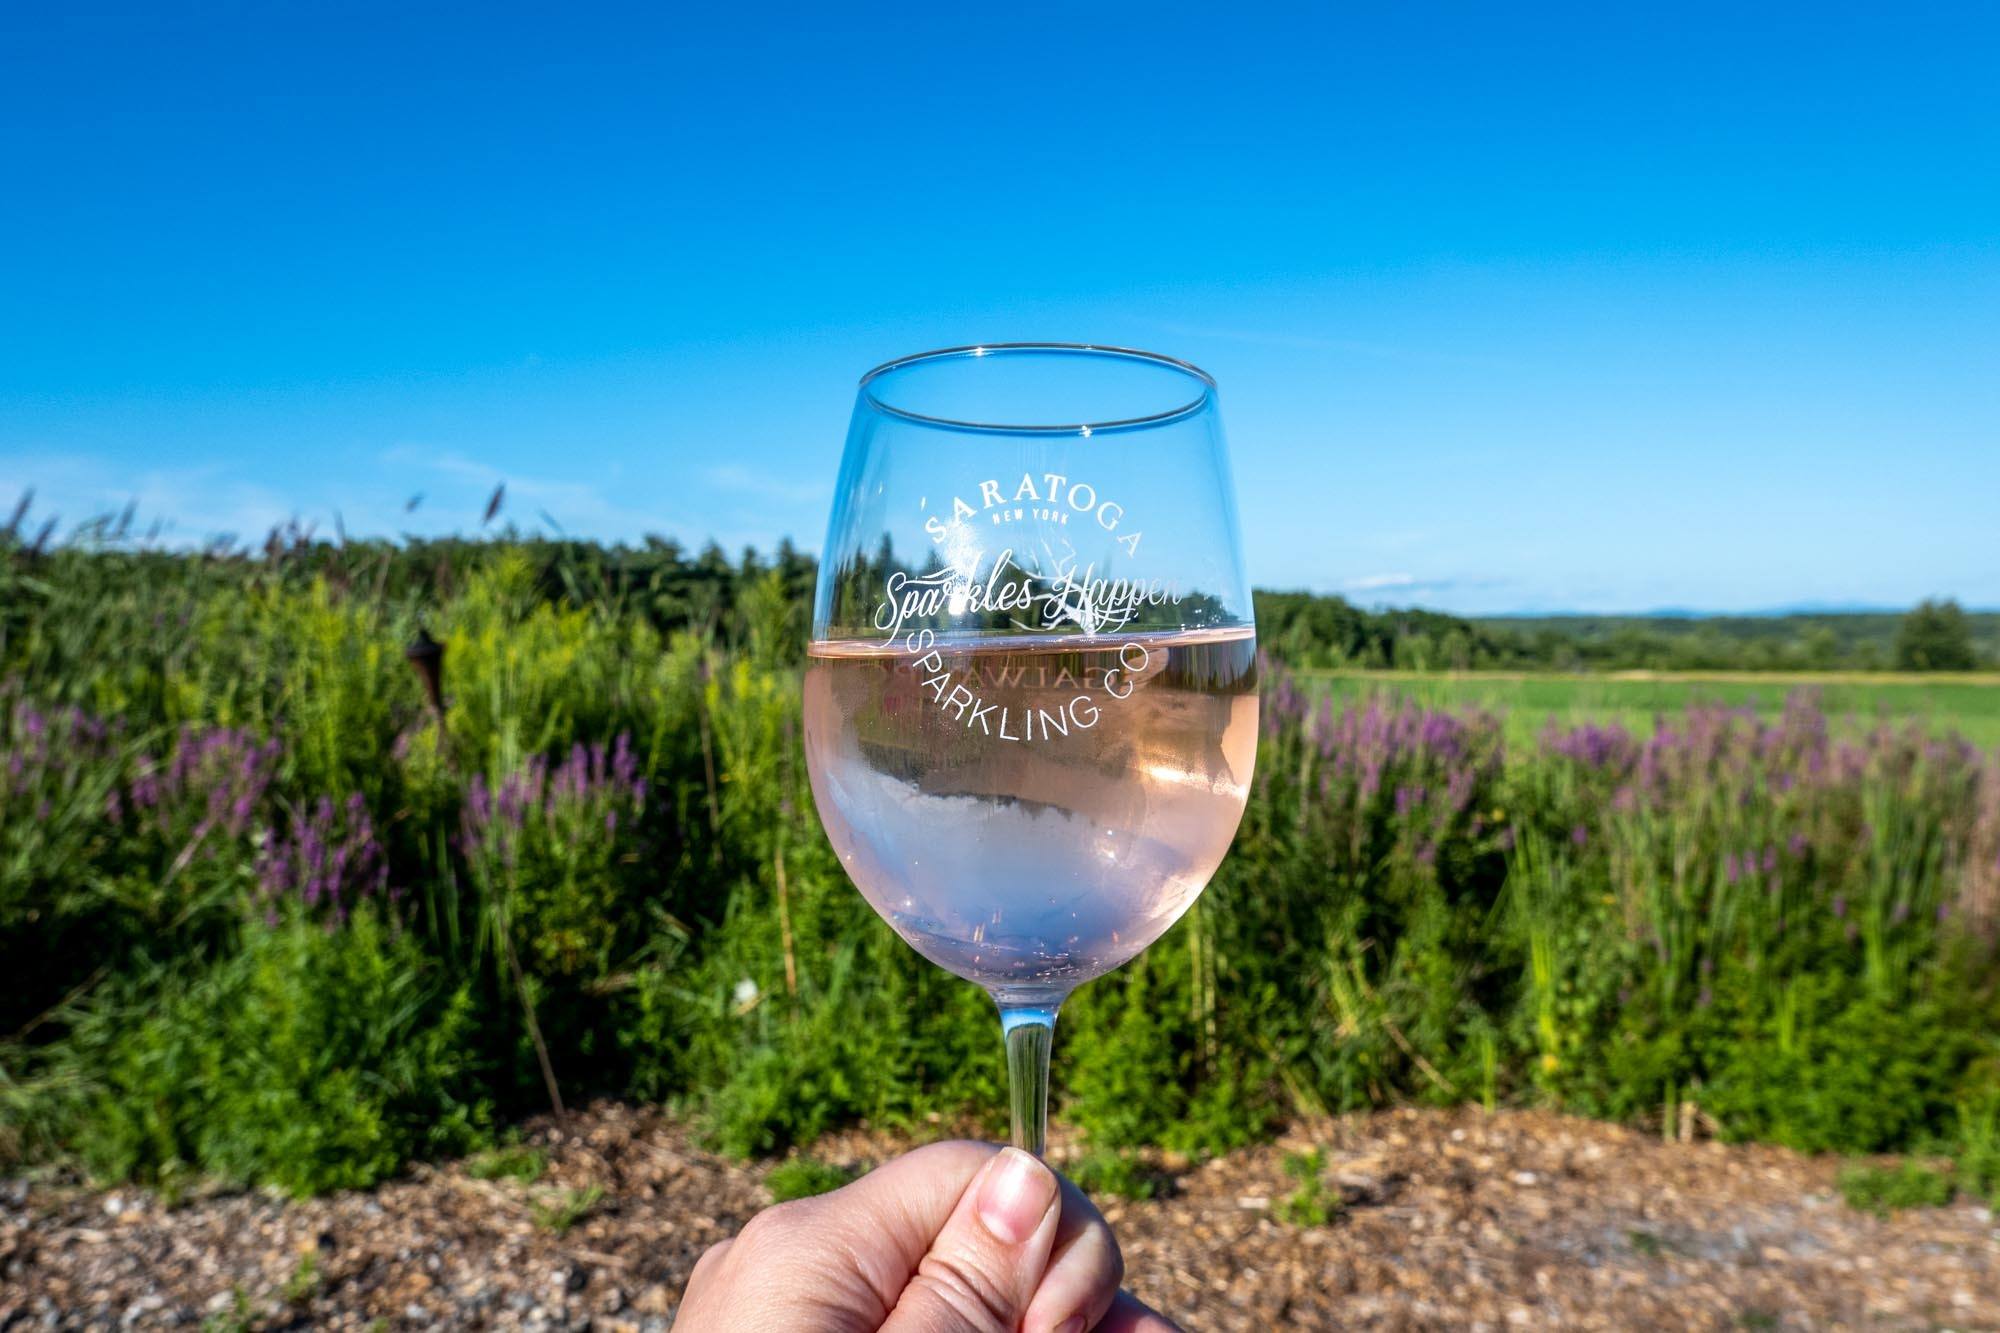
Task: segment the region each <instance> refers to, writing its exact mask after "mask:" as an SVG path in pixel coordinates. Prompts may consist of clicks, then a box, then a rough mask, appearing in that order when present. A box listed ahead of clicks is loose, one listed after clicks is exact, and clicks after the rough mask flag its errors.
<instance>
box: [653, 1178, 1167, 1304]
mask: <svg viewBox="0 0 2000 1333" xmlns="http://www.w3.org/2000/svg"><path fill="white" fill-rule="evenodd" d="M1124 1275H1125V1261H1124V1258H1123V1257H1122V1256H1121V1255H1120V1254H1119V1252H1118V1241H1117V1239H1116V1238H1115V1237H1113V1236H1112V1234H1111V1227H1110V1224H1108V1223H1107V1222H1106V1221H1105V1220H1104V1215H1103V1214H1102V1213H1100V1212H1098V1211H1097V1209H1096V1208H1095V1207H1094V1206H1093V1205H1092V1204H1091V1202H1090V1200H1088V1199H1086V1198H1084V1196H1083V1193H1082V1191H1080V1190H1078V1189H1077V1187H1076V1186H1074V1185H1072V1184H1070V1183H1069V1182H1068V1181H1067V1180H1063V1179H1062V1178H1061V1177H1059V1176H1057V1175H1056V1174H1055V1173H1054V1172H1052V1171H1050V1170H1049V1169H1048V1167H1046V1166H1044V1165H1043V1164H1042V1163H1041V1162H1039V1161H1037V1160H1036V1159H1035V1158H1034V1157H1032V1156H1030V1155H1028V1154H1027V1153H1024V1152H1020V1151H1019V1150H1017V1149H1013V1148H1006V1149H996V1148H995V1147H994V1146H993V1145H992V1144H990V1143H968V1142H953V1143H934V1144H931V1145H930V1146H929V1147H925V1148H919V1149H917V1150H916V1151H915V1152H912V1153H908V1154H906V1155H904V1156H902V1157H899V1158H897V1159H896V1160H895V1161H893V1162H889V1163H887V1164H886V1165H884V1166H881V1167H878V1168H876V1169H875V1170H874V1171H871V1172H870V1173H869V1174H867V1175H866V1176H863V1177H862V1178H861V1179H859V1180H857V1181H855V1182H854V1183H853V1184H851V1185H848V1186H846V1187H844V1188H842V1189H838V1190H835V1191H833V1192H832V1193H831V1194H822V1195H820V1196H819V1197H818V1198H813V1199H800V1200H797V1201H795V1202H793V1203H784V1204H779V1205H778V1206H777V1207H775V1208H767V1209H765V1210H764V1211H763V1212H761V1213H759V1214H758V1215H757V1216H755V1217H753V1218H751V1219H750V1223H749V1225H748V1226H746V1227H744V1228H743V1231H742V1233H741V1234H739V1235H738V1236H736V1237H735V1238H734V1239H733V1240H725V1241H723V1242H722V1243H721V1244H719V1245H716V1246H715V1247H713V1248H712V1249H710V1250H709V1251H708V1253H706V1254H704V1255H702V1257H701V1260H700V1262H699V1263H697V1264H696V1265H695V1267H694V1274H693V1276H691V1277H690V1278H689V1279H688V1286H687V1292H686V1294H685V1295H684V1297H683V1298H682V1301H681V1307H680V1315H679V1318H678V1319H677V1320H676V1321H675V1323H674V1328H675V1330H676V1333H737V1331H738V1330H744V1329H755V1330H757V1333H878V1330H879V1333H1083V1330H1086V1329H1095V1330H1097V1331H1098V1333H1179V1330H1178V1329H1176V1328H1175V1326H1174V1325H1173V1324H1172V1323H1170V1322H1169V1321H1168V1320H1166V1319H1164V1318H1162V1317H1161V1316H1160V1315H1158V1314H1155V1313H1154V1312H1153V1311H1151V1310H1148V1309H1147V1308H1146V1307H1145V1306H1143V1305H1141V1304H1140V1303H1139V1302H1138V1300H1136V1299H1135V1298H1134V1297H1132V1296H1131V1295H1130V1294H1129V1293H1126V1292H1121V1291H1119V1289H1118V1284H1119V1282H1120V1281H1121V1280H1122V1279H1123V1278H1124Z"/></svg>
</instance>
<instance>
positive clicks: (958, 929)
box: [805, 627, 1257, 999]
mask: <svg viewBox="0 0 2000 1333" xmlns="http://www.w3.org/2000/svg"><path fill="white" fill-rule="evenodd" d="M913 643H914V645H915V646H916V647H920V648H921V651H915V650H913ZM805 732H806V757H807V763H808V766H809V767H810V770H811V773H812V785H813V795H814V797H815V798H816V799H817V801H818V804H819V814H820V820H821V822H822V823H824V824H825V826H826V831H827V836H828V837H829V838H830V839H832V841H833V846H834V849H835V850H836V851H837V852H838V853H839V855H840V859H841V861H842V863H843V864H844V865H845V866H846V867H847V873H848V875H849V876H850V877H852V878H853V880H854V883H855V884H856V886H858V887H859V888H860V890H861V892H862V893H863V895H865V896H866V897H867V899H868V901H869V902H870V903H871V904H872V905H873V906H874V908H875V910H876V911H877V912H880V913H881V914H882V916H883V917H884V918H885V919H886V920H887V921H888V922H889V923H890V924H891V925H892V926H894V927H895V928H896V930H897V932H898V933H900V934H901V935H902V936H903V938H904V939H906V940H908V941H909V942H910V943H911V945H913V946H914V947H915V948H916V949H917V950H918V951H920V952H921V953H923V954H924V956H926V957H927V958H929V959H931V960H932V961H933V962H936V963H938V964H939V965H940V966H943V967H946V968H949V969H950V970H951V971H953V972H956V973H957V974H958V975H959V976H962V977H965V978H967V979H968V980H972V981H976V982H979V983H981V984H982V985H985V986H987V987H988V988H989V989H993V990H995V991H996V992H997V993H1002V994H1003V995H1006V996H1008V997H1009V998H1022V997H1029V998H1053V999H1059V998H1060V997H1061V996H1062V995H1064V994H1066V993H1068V991H1069V990H1070V989H1071V988H1073V987H1074V986H1076V985H1077V984H1078V983H1080V982H1083V981H1086V980H1088V979H1090V978H1091V977H1094V976H1098V975H1101V974H1102V973H1105V972H1108V971H1110V970H1111V969H1112V968H1114V967H1116V966H1118V965H1119V964H1120V963H1123V962H1124V961H1126V960H1127V959H1129V958H1131V957H1132V956H1133V955H1135V954H1137V953H1138V952H1139V951H1140V950H1141V949H1144V948H1145V947H1146V946H1147V945H1148V944H1151V943H1152V942H1153V941H1154V940H1156V939H1158V938H1159V937H1160V935H1161V934H1162V933H1163V932H1164V931H1165V930H1166V929H1167V927H1169V926H1171V925H1172V924H1173V923H1174V922H1175V921H1176V920H1178V919H1179V918H1180V915H1181V913H1183V912H1185V911H1186V910H1187V908H1188V906H1189V904H1191V903H1192V902H1193V901H1194V900H1195V897H1196V896H1197V895H1198V894H1200V892H1201V890H1202V887H1203V886H1204V885H1205V884H1207V882H1208V878H1209V876H1210V875H1211V874H1213V873H1214V871H1215V868H1216V866H1217V865H1218V864H1220V862H1221V860H1222V857H1223V853H1224V852H1226V851H1227V850H1228V848H1229V843H1230V839H1231V838H1233V837H1234V836H1235V833H1236V825H1237V822H1238V821H1239V820H1240V819H1241V818H1242V815H1243V803H1244V800H1245V798H1246V796H1247V795H1248V791H1249V784H1250V771H1251V766H1252V764H1253V763H1254V762H1255V759H1256V753H1257V646H1256V639H1255V637H1254V635H1253V632H1252V631H1251V630H1250V629H1249V628H1247V627H1245V628H1242V629H1228V630H1210V631H1196V632H1187V633H1181V634H1168V635H1161V634H1153V635H1100V636H1097V637H1094V638H1090V639H1063V640H1056V639H1050V638H1033V637H1026V636H1022V637H1014V638H1002V639H991V638H988V639H971V638H968V639H962V640H954V639H950V638H946V639H936V640H933V638H932V637H931V636H930V634H929V632H928V631H923V632H921V638H920V639H919V638H918V637H917V636H911V637H910V639H906V640H901V641H899V642H898V644H897V645H896V646H895V647H893V648H888V647H884V646H883V645H882V644H880V643H879V642H869V641H851V640H850V641H839V642H823V643H818V644H814V645H813V646H812V648H811V649H810V657H809V661H808V665H807V668H806V684H805Z"/></svg>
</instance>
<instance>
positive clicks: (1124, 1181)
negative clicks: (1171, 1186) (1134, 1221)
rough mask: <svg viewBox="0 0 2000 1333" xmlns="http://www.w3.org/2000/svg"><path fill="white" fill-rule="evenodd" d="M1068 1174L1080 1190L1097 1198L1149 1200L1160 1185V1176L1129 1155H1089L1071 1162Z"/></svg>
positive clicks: (1126, 1153) (1157, 1191)
mask: <svg viewBox="0 0 2000 1333" xmlns="http://www.w3.org/2000/svg"><path fill="white" fill-rule="evenodd" d="M1065 1174H1066V1175H1068V1176H1069V1178H1070V1179H1071V1180H1073V1181H1075V1182H1076V1187H1077V1188H1078V1189H1080V1190H1082V1191H1083V1192H1084V1193H1085V1194H1089V1195H1093V1196H1095V1197H1098V1198H1104V1197H1107V1196H1108V1197H1110V1198H1114V1199H1150V1198H1152V1197H1153V1196H1154V1195H1155V1194H1158V1193H1159V1192H1160V1186H1161V1176H1160V1173H1159V1172H1157V1171H1152V1170H1149V1169H1148V1168H1147V1166H1146V1164H1145V1163H1144V1162H1142V1161H1140V1160H1139V1158H1138V1157H1137V1156H1135V1155H1134V1154H1132V1153H1129V1152H1109V1151H1106V1150H1103V1149H1099V1150H1097V1151H1095V1152H1090V1153H1086V1154H1084V1155H1083V1156H1082V1157H1079V1158H1077V1159H1076V1160H1075V1161H1073V1162H1071V1163H1069V1164H1068V1170H1067V1171H1066V1172H1065Z"/></svg>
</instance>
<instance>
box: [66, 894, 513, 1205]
mask: <svg viewBox="0 0 2000 1333" xmlns="http://www.w3.org/2000/svg"><path fill="white" fill-rule="evenodd" d="M430 972H431V969H430V968H429V967H428V966H426V964H425V962H424V959H423V957H422V954H421V952H420V951H419V950H418V949H417V947H416V945H415V942H414V941H413V940H412V939H410V938H409V937H408V936H406V935H398V934H396V933H394V932H393V931H392V930H391V929H390V928H389V927H387V926H385V925H383V924H382V923H381V922H380V921H379V919H378V918H377V916H376V915H375V914H374V913H373V912H363V913H361V914H359V915H357V916H355V917H354V918H353V920H352V921H351V923H350V924H349V926H348V927H347V928H346V929H342V930H334V931H329V930H327V929H326V928H324V927H321V926H317V925H313V924H310V923H306V922H302V921H294V922H291V923H287V924H281V925H279V926H277V927H275V928H272V929H269V930H256V931H253V932H252V933H251V934H250V935H249V937H248V938H247V940H246V942H245V946H244V948H243V950H242V952H240V953H237V954H234V955H232V956H230V957H227V958H225V959H223V960H221V961H220V962H218V963H216V964H214V965H213V966H211V967H208V968H206V969H201V970H196V971H193V972H191V973H169V974H164V975H162V976H160V977H158V978H157V979H156V980H154V981H153V982H152V984H150V985H134V986H129V987H127V988H125V989H124V992H123V994H122V996H121V998H120V1000H119V1001H117V1002H113V1001H111V1000H109V999H105V1000H101V1001H98V1002H97V1003H95V1004H93V1005H92V1006H91V1007H90V1008H89V1009H88V1010H87V1011H86V1012H85V1013H83V1014H82V1015H81V1016H80V1017H79V1019H78V1020H77V1023H76V1028H75V1034H74V1036H73V1038H72V1039H71V1041H70V1042H69V1043H68V1044H67V1045H66V1046H64V1047H62V1048H60V1049H59V1051H58V1053H57V1054H56V1055H55V1057H54V1062H55V1064H56V1066H57V1067H56V1068H55V1069H53V1070H51V1071H49V1073H48V1074H47V1075H46V1076H45V1077H46V1081H47V1084H48V1086H50V1087H51V1088H52V1089H53V1090H54V1091H53V1093H52V1095H54V1096H56V1097H59V1098H60V1099H61V1101H62V1102H63V1103H64V1106H63V1111H64V1112H65V1113H66V1114H68V1115H69V1116H71V1117H73V1122H72V1124H71V1125H70V1127H69V1130H70V1132H69V1134H68V1135H67V1136H66V1137H68V1138H69V1139H70V1141H72V1142H74V1144H75V1145H76V1147H77V1149H78V1151H79V1153H80V1155H81V1156H82V1158H83V1160H84V1162H85V1163H86V1165H87V1166H88V1167H89V1168H90V1169H91V1171H92V1172H93V1173H94V1174H96V1175H99V1176H101V1177H106V1178H111V1179H127V1178H137V1179H141V1180H151V1181H156V1182H159V1183H162V1184H166V1185H174V1184H176V1183H179V1182H181V1181H184V1180H186V1179H188V1178H190V1177H192V1176H209V1177H215V1178H219V1179H221V1180H225V1181H234V1182H240V1183H256V1184H268V1185H275V1186H278V1187H279V1188H282V1189H285V1190H288V1191H290V1192H291V1193H294V1194H301V1195H303V1194H314V1193H319V1192H323V1191H325V1190H330V1189H341V1188H357V1187H361V1186H365V1185H369V1184H372V1183H374V1182H375V1181H377V1180H380V1179H382V1178H383V1177H385V1176H387V1175H390V1174H392V1173H394V1172H395V1171H397V1170H398V1169H400V1168H401V1166H402V1165H403V1163H404V1162H405V1161H406V1160H408V1159H409V1158H410V1157H412V1156H414V1155H418V1154H427V1153H436V1152H448V1151H454V1150H458V1149H462V1148H464V1147H465V1146H467V1145H469V1144H471V1143H475V1142H477V1141H478V1139H479V1138H480V1137H481V1135H482V1133H483V1130H484V1125H485V1120H486V1109H485V1106H484V1104H483V1102H482V1100H481V1099H480V1097H479V1095H478V1091H477V1090H478V1079H477V1077H476V1075H477V1071H476V1070H474V1069H472V1068H469V1067H468V1066H467V1064H466V1057H465V1055H464V1051H465V1048H466V1046H467V1045H468V1043H469V1040H470V1038H471V1035H472V1030H473V1026H474V1015H473V1013H472V1010H471V1008H470V1006H469V1003H468V1001H467V998H466V995H465V993H464V992H463V991H453V990H446V989H441V988H440V987H439V986H438V985H437V984H436V983H435V982H433V981H430V980H427V978H428V976H429V974H430Z"/></svg>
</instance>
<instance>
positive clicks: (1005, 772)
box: [805, 343, 1258, 1154]
mask: <svg viewBox="0 0 2000 1333" xmlns="http://www.w3.org/2000/svg"><path fill="white" fill-rule="evenodd" d="M1257 676H1258V665H1257V642H1256V631H1255V627H1254V623H1253V621H1252V618H1251V605H1250V592H1249V588H1248V585H1247V584H1246V583H1245V581H1244V577H1243V565H1242V559H1241V556H1240V555H1239V554H1238V541H1237V530H1236V505H1235V499H1234V495H1233V493H1232V490H1231V487H1230V480H1229V467H1228V462H1227V459H1226V457H1225V450H1224V445H1223V438H1222V423H1221V419H1220V417H1219V415H1218V413H1217V409H1216V393H1215V381H1214V380H1213V379H1211V378H1210V377H1209V376H1208V375H1207V374H1206V373H1204V372H1203V371H1201V370H1198V369H1196V368H1195V367H1193V366H1191V365H1188V364H1187V363H1186V362H1183V361H1176V360H1174V359H1172V358H1170V357H1165V356H1158V355H1155V354H1153V353H1149V352H1137V351H1131V350H1127V349H1125V348H1118V347H1094V346H1083V345H1075V344H1065V343H1010V344H996V345H988V346H984V347H954V348H949V349H946V350H943V351H936V352H925V353H922V354H921V355H918V356H911V357H905V358H903V359H902V360H899V361H891V362H889V363H887V364H886V365H881V366H877V367H876V368H875V369H873V370H871V371H869V372H868V373H867V374H866V375H865V376H863V377H862V380H861V387H860V392H859V395H858V398H857V401H856V403H855V407H854V417H853V420H852V422H851V423H850V424H849V426H848V432H847V448H846V452H845V454H844V455H843V457H842V459H841V464H840V478H839V481H838V483H837V485H836V487H835V491H834V501H833V516H832V519H831V521H830V522H829V525H828V528H827V536H826V545H825V547H824V548H823V555H822V557H821V560H820V567H819V585H818V590H817V594H816V596H815V598H814V603H813V622H812V642H811V646H810V648H809V649H808V659H807V665H806V678H805V738H806V761H807V767H808V769H809V770H810V773H811V776H812V788H813V797H814V800H815V801H816V803H817V804H818V806H819V814H820V820H821V822H822V823H823V824H825V826H826V832H827V836H828V837H829V838H830V839H831V840H832V843H833V846H834V849H835V851H836V852H837V853H838V854H839V856H840V860H841V864H842V865H844V866H845V867H846V868H847V873H848V875H849V876H850V877H851V878H852V879H853V880H854V883H855V886H856V887H857V888H859V889H860V890H861V893H862V895H863V896H864V897H866V898H867V899H868V902H869V904H870V905H871V906H873V907H874V909H875V910H876V911H877V912H879V913H880V914H881V915H882V917H883V919H884V920H886V921H887V922H888V923H889V924H890V925H891V926H892V927H894V928H895V930H896V932H897V933H898V934H899V935H901V936H902V937H903V938H904V939H905V940H907V941H908V942H909V943H910V945H911V946H912V947H913V948H915V949H916V950H917V951H918V952H919V953H921V954H923V955H924V956H925V957H926V958H929V959H930V960H931V961H932V962H934V963H937V964H938V965H939V966H941V967H944V968H947V969H949V970H950V971H952V972H955V973H957V974H958V975H959V976H961V977H964V978H965V979H966V980H968V981H973V982H976V983H978V984H979V985H981V986H983V987H985V988H986V990H987V991H988V992H989V993H990V994H991V995H992V996H993V999H994V1001H995V1002H996V1003H997V1004H998V1005H999V1009H1000V1019H1001V1026H1002V1030H1003V1032H1004V1033H1005V1040H1006V1049H1007V1069H1008V1079H1009V1083H1010V1086H1011V1102H1012V1111H1013V1126H1014V1143H1015V1144H1016V1146H1018V1147H1022V1148H1025V1149H1027V1150H1028V1151H1030V1152H1034V1153H1037V1154H1039V1153H1040V1152H1041V1151H1042V1147H1043V1137H1044V1133H1045V1130H1046V1126H1047V1116H1048V1067H1049V1045H1050V1042H1051V1040H1052V1038H1053V1035H1054V1029H1055V1021H1056V1013H1057V1010H1058V1009H1059V1008H1060V1007H1061V1005H1062V1002H1063V1000H1064V999H1065V998H1067V996H1068V995H1069V993H1070V992H1071V991H1072V990H1074V989H1075V988H1076V987H1077V986H1078V985H1080V984H1081V983H1083V982H1085V981H1088V980H1089V979H1091V978H1092V977H1095V976H1100V975H1102V974H1103V973H1105V972H1108V971H1110V970H1111V969H1112V968H1114V967H1117V966H1118V965H1119V964H1120V963H1123V962H1125V961H1126V960H1127V959H1129V958H1132V957H1133V956H1135V955H1136V954H1138V953H1139V951H1140V950H1142V949H1144V948H1145V947H1146V946H1147V945H1149V944H1151V943H1152V942H1153V941H1154V940H1156V939H1158V938H1159V937H1160V935H1161V934H1162V933H1164V932H1165V931H1166V929H1167V928H1168V927H1169V926H1171V925H1173V923H1174V922H1175V921H1176V920H1178V919H1179V918H1180V916H1181V914H1182V913H1183V912H1185V911H1186V910H1187V909H1188V906H1189V905H1190V904H1191V903H1193V901H1194V900H1195V898H1196V896H1197V895H1199V894H1200V893H1201V890H1202V888H1203V886H1204V885H1206V884H1207V882H1208V878H1209V876H1210V875H1211V874H1213V873H1214V871H1215V868H1216V866H1217V865H1218V864H1220V863H1221V861H1222V857H1223V854H1224V852H1226V851H1227V850H1228V847H1229V842H1230V839H1231V838H1233V837H1234V836H1235V833H1236V825H1237V823H1238V821H1239V820H1240V819H1241V818H1242V815H1243V804H1244V800H1245V797H1246V796H1247V794H1248V792H1249V785H1250V772H1251V766H1252V764H1253V763H1254V762H1255V759H1256V750H1257Z"/></svg>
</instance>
